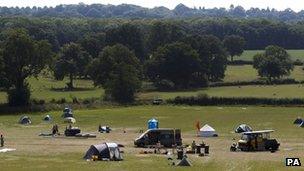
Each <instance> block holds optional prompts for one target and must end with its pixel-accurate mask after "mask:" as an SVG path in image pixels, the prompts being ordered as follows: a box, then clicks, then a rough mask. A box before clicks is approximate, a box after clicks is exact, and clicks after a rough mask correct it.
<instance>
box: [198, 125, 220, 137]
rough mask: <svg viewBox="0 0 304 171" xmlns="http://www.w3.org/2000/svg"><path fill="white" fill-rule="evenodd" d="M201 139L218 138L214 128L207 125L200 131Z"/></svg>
mask: <svg viewBox="0 0 304 171" xmlns="http://www.w3.org/2000/svg"><path fill="white" fill-rule="evenodd" d="M199 136H200V137H217V136H218V135H217V133H216V131H215V129H214V128H212V127H211V126H210V125H208V124H206V125H204V126H203V127H202V128H201V129H200V130H199Z"/></svg>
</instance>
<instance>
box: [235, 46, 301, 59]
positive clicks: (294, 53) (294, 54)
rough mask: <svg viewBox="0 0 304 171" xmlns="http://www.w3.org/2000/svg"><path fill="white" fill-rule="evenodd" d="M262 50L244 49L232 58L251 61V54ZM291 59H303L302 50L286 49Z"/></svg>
mask: <svg viewBox="0 0 304 171" xmlns="http://www.w3.org/2000/svg"><path fill="white" fill-rule="evenodd" d="M263 51H264V50H245V51H244V53H243V54H242V55H241V56H240V57H236V58H234V59H235V60H244V61H252V59H253V56H254V55H256V54H257V53H262V52H263ZM287 52H288V53H289V55H290V56H291V58H292V60H297V59H299V60H301V61H303V59H304V50H302V49H301V50H287Z"/></svg>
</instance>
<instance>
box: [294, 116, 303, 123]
mask: <svg viewBox="0 0 304 171" xmlns="http://www.w3.org/2000/svg"><path fill="white" fill-rule="evenodd" d="M302 122H303V119H302V118H300V117H297V119H296V120H295V121H294V122H293V124H301V123H302Z"/></svg>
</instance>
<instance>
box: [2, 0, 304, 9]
mask: <svg viewBox="0 0 304 171" xmlns="http://www.w3.org/2000/svg"><path fill="white" fill-rule="evenodd" d="M79 2H83V3H85V4H92V3H101V4H113V5H118V4H122V3H127V4H135V5H140V6H143V7H148V8H153V7H155V6H165V7H167V8H170V9H173V8H174V7H175V6H176V5H178V4H179V3H183V4H185V5H187V6H188V7H200V6H201V7H206V8H213V7H225V8H229V6H230V5H231V4H234V5H235V6H237V5H241V6H243V7H244V8H245V9H249V8H250V7H259V8H267V7H270V8H275V9H278V10H284V9H286V8H291V9H293V10H294V11H300V10H302V9H304V0H0V6H8V7H15V6H19V7H26V6H30V7H32V6H38V7H43V6H56V5H59V4H78V3H79Z"/></svg>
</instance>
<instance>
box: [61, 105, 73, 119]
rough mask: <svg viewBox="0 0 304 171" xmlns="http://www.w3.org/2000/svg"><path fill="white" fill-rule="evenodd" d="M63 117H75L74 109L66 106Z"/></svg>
mask: <svg viewBox="0 0 304 171" xmlns="http://www.w3.org/2000/svg"><path fill="white" fill-rule="evenodd" d="M62 117H63V118H67V117H72V118H73V117H74V116H73V111H72V109H71V108H69V107H66V108H64V110H63V114H62Z"/></svg>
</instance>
